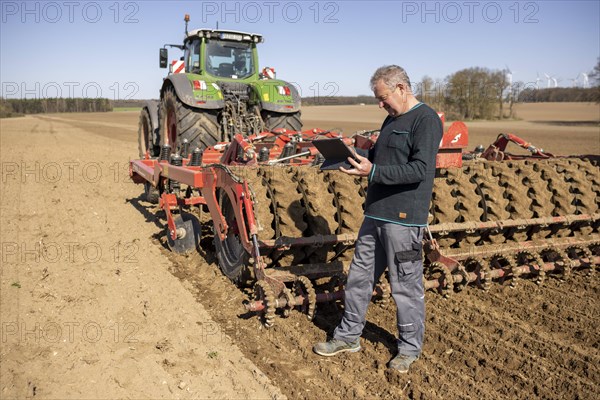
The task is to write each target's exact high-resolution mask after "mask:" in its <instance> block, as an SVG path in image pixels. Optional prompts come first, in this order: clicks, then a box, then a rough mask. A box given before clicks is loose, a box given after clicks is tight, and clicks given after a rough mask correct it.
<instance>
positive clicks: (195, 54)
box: [184, 40, 200, 73]
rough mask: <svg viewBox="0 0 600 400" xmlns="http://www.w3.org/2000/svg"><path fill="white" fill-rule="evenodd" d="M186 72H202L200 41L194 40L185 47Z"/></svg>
mask: <svg viewBox="0 0 600 400" xmlns="http://www.w3.org/2000/svg"><path fill="white" fill-rule="evenodd" d="M184 60H185V72H193V73H199V72H200V40H193V41H191V42H188V43H187V44H186V45H185V54H184Z"/></svg>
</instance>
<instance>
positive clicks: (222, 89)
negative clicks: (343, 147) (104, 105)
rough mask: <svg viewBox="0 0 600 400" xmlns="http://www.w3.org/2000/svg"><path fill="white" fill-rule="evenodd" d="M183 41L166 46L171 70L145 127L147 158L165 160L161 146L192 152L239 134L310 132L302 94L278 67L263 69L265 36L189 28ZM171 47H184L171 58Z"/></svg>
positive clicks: (163, 56)
mask: <svg viewBox="0 0 600 400" xmlns="http://www.w3.org/2000/svg"><path fill="white" fill-rule="evenodd" d="M184 20H185V38H184V40H183V44H181V45H179V44H165V45H164V46H163V47H162V48H160V49H159V62H160V67H161V68H167V67H169V72H168V75H167V76H166V77H165V78H164V80H163V83H162V86H161V88H160V100H159V101H148V102H146V104H144V107H143V108H142V111H141V114H140V119H139V125H138V147H139V155H140V157H144V156H145V155H146V153H148V155H149V156H150V157H158V156H159V153H160V148H161V146H163V145H165V144H169V145H170V146H171V147H172V148H176V147H177V146H179V145H180V144H181V143H183V142H184V141H185V142H186V143H189V146H190V148H191V149H194V148H196V147H198V148H200V149H205V148H207V147H210V146H213V145H215V144H216V143H218V142H227V141H230V140H231V139H232V138H233V135H234V134H235V133H237V132H246V133H247V134H257V133H259V132H263V131H273V130H275V129H285V130H290V131H299V130H301V129H302V121H301V115H300V96H299V94H298V91H297V90H296V88H295V87H294V86H293V85H291V84H290V83H288V82H285V81H282V80H278V79H275V78H276V75H275V69H274V68H270V67H266V68H263V69H262V70H261V71H259V61H258V51H257V44H258V43H262V42H263V41H264V40H263V37H262V36H261V35H259V34H255V33H246V32H239V31H232V30H219V29H194V30H192V31H188V22H189V20H190V18H189V15H186V16H185V19H184ZM167 47H174V48H178V49H180V50H182V51H183V57H181V58H180V59H179V60H175V61H172V62H171V63H170V64H169V63H168V50H167Z"/></svg>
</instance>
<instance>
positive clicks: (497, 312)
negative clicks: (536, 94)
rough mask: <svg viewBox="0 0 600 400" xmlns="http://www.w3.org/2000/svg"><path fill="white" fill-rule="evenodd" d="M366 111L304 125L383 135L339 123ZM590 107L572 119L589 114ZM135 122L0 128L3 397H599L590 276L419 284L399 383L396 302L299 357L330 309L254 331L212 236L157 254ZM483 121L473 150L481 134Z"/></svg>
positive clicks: (331, 314) (553, 146) (559, 143)
mask: <svg viewBox="0 0 600 400" xmlns="http://www.w3.org/2000/svg"><path fill="white" fill-rule="evenodd" d="M360 109H364V110H365V114H364V117H363V119H362V120H358V121H354V120H353V121H350V122H349V121H347V120H345V119H344V118H342V116H343V115H344V113H343V112H341V111H338V112H340V113H341V114H339V115H340V117H339V118H337V119H336V118H332V119H331V120H329V121H327V120H324V119H323V118H324V117H323V116H322V115H321V114H319V113H324V112H325V111H324V110H323V109H319V108H307V109H305V111H304V117H305V118H304V119H305V124H306V126H308V127H313V126H319V127H322V128H332V127H335V126H340V125H343V124H351V125H348V126H347V127H345V128H344V129H345V131H347V132H348V133H351V132H352V130H354V129H375V128H377V125H378V124H379V120H380V118H379V116H380V112H379V111H378V110H376V109H374V108H370V107H358V106H357V107H352V108H351V109H350V110H349V109H348V108H346V113H348V114H352V115H353V118H358V117H356V115H357V114H358V113H360V112H361V111H360ZM312 110H314V111H315V113H316V114H315V113H312ZM339 110H341V108H340V109H339ZM357 110H359V111H357ZM594 112H595V111H593V112H591V113H590V112H589V109H588V111H585V112H583V114H584V115H578V116H577V120H589V121H596V122H597V121H598V118H597V117H596V116H595V114H594ZM551 113H554V114H556V113H555V111H551ZM374 116H377V117H374ZM535 118H536V120H539V119H540V117H539V116H538V115H536V117H535ZM550 118H551V119H548V121H551V120H554V119H556V118H558V117H556V116H555V115H551V116H550ZM519 123H523V124H525V125H526V127H527V128H528V129H529V128H530V129H533V128H532V126H534V125H535V126H538V125H539V126H538V130H537V131H534V130H532V131H530V132H529V133H528V134H527V135H524V136H526V139H527V140H529V141H531V142H532V143H534V144H535V145H537V146H540V147H544V148H547V149H550V150H552V151H556V152H557V153H558V152H560V153H565V152H567V150H564V151H558V150H561V149H566V148H567V146H569V147H568V148H569V150H568V152H569V153H588V154H589V153H600V148H598V147H599V146H600V140H599V138H600V130H599V128H598V125H592V126H573V127H568V126H566V127H565V126H558V125H553V124H550V123H548V124H544V123H538V122H535V123H534V122H528V121H524V122H519ZM136 124H137V113H135V112H131V113H129V112H124V113H118V114H79V115H67V114H62V115H49V116H35V117H24V118H19V119H10V120H2V121H0V129H1V131H0V149H1V162H2V191H1V196H2V198H1V209H0V210H1V216H0V220H1V240H2V249H1V250H2V270H1V272H2V275H1V277H0V279H1V282H0V288H1V293H0V311H1V325H2V344H1V350H0V358H1V364H0V397H1V398H3V399H4V398H7V399H8V398H19V399H22V398H42V399H50V398H52V399H56V398H61V399H63V398H64V399H66V398H69V399H81V398H90V399H91V398H94V399H100V398H101V399H108V398H227V399H229V398H252V399H254V398H284V397H288V398H290V399H329V398H331V399H333V398H347V399H372V398H389V399H399V398H411V399H412V398H417V399H419V398H426V399H437V398H447V399H465V398H472V399H497V398H510V399H513V398H516V399H530V398H556V399H593V398H597V397H598V396H599V394H600V348H599V345H600V339H599V336H598V331H599V329H600V323H599V322H598V321H599V316H600V302H599V301H598V298H599V295H600V293H599V291H600V287H599V286H600V285H599V284H598V279H597V273H596V275H594V273H591V272H590V271H588V270H583V271H578V272H574V273H573V274H572V276H570V277H569V278H568V279H567V280H566V281H562V280H560V279H558V278H556V277H548V279H546V281H545V282H544V284H543V285H542V286H538V285H536V284H535V283H533V282H532V281H527V280H524V279H523V280H519V281H518V284H517V286H516V287H515V288H510V287H509V285H508V284H507V283H505V284H500V283H494V284H493V285H492V286H491V288H490V290H489V291H487V292H484V291H482V290H480V289H478V288H475V287H467V288H466V289H465V290H463V291H462V292H459V293H454V294H453V295H452V296H450V298H448V299H445V298H443V297H442V296H440V295H438V294H436V293H434V292H428V293H427V294H426V306H427V322H426V324H427V325H426V329H427V331H426V338H425V345H424V350H423V355H422V357H421V359H419V360H418V361H417V362H415V363H414V365H413V367H412V368H411V372H410V373H409V374H407V375H400V374H398V373H396V372H395V371H392V370H389V369H387V368H386V363H387V362H388V361H389V359H390V358H391V357H392V356H393V355H394V348H395V339H394V338H395V335H396V331H395V313H394V305H393V304H387V305H381V304H372V305H371V307H370V309H369V313H368V316H367V320H368V323H367V326H366V329H365V331H364V334H363V337H362V346H363V350H362V351H361V352H359V353H355V354H343V355H340V356H338V357H332V358H322V357H319V356H316V355H315V354H313V353H312V351H311V347H312V345H313V344H314V343H315V342H317V341H322V340H324V339H325V338H326V336H327V334H328V333H330V332H331V331H332V330H333V328H334V327H335V325H336V323H337V321H338V319H339V318H340V314H339V311H338V309H337V307H336V305H335V304H330V305H323V306H319V307H318V308H317V314H316V316H315V319H314V320H313V321H312V322H309V321H307V319H306V317H305V316H304V315H302V314H300V313H299V312H292V313H291V315H290V317H289V318H282V317H278V318H276V320H275V326H274V327H273V328H271V329H270V330H265V329H264V328H262V327H261V326H260V324H259V321H258V318H257V317H256V316H255V315H253V314H250V313H246V312H245V311H244V309H243V307H242V306H241V304H242V301H243V300H245V299H247V297H248V293H246V292H244V291H242V290H240V289H237V288H236V287H235V286H234V285H233V284H232V283H231V282H229V281H228V280H227V279H226V278H225V277H224V276H223V275H222V274H221V272H220V271H219V269H218V267H217V265H216V259H215V255H214V248H213V246H212V237H211V233H210V232H211V230H212V229H211V227H210V226H208V225H207V226H205V229H204V231H205V235H204V237H203V239H202V250H201V251H200V252H199V253H198V254H193V255H191V256H188V257H184V256H178V255H175V254H173V253H171V252H170V251H169V250H168V249H167V246H166V238H165V235H164V218H163V216H162V215H161V213H160V212H157V210H156V208H155V207H154V206H153V205H151V204H149V203H146V202H144V201H143V200H142V197H141V192H142V190H141V189H142V188H141V186H137V185H134V184H132V183H130V182H129V180H128V179H127V162H126V161H127V159H128V158H129V157H132V158H133V157H135V156H136V154H137V147H136V146H137V143H136V142H137V141H136V136H135V135H136V130H137V127H136ZM478 124H484V123H478ZM494 124H496V123H490V125H489V126H488V127H486V128H482V129H489V130H490V131H493V130H494V129H496V126H495V125H494ZM559 128H560V130H559V131H558V133H555V131H554V129H559ZM571 128H572V129H573V130H571ZM477 129H480V128H473V129H472V130H471V133H472V136H471V137H472V139H473V140H471V143H479V141H481V142H483V143H487V142H489V141H487V142H486V141H484V139H482V138H485V137H486V135H487V134H486V133H483V134H481V135H479V134H478V133H477ZM548 129H549V130H550V131H551V132H552V134H548V132H549V130H548ZM501 131H502V130H501ZM501 131H498V130H496V131H495V132H496V133H499V132H501ZM511 131H512V132H513V133H517V134H519V133H520V132H519V131H518V130H516V129H511ZM532 132H533V133H532ZM569 135H576V137H577V138H579V139H577V140H565V137H569ZM493 136H495V134H494V135H493ZM355 218H360V217H359V216H355Z"/></svg>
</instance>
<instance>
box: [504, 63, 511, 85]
mask: <svg viewBox="0 0 600 400" xmlns="http://www.w3.org/2000/svg"><path fill="white" fill-rule="evenodd" d="M504 66H505V67H506V70H505V71H506V78H507V79H508V86H509V87H511V86H512V82H513V72H512V71H511V70H510V68H508V65H506V64H504Z"/></svg>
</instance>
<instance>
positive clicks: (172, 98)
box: [158, 86, 221, 156]
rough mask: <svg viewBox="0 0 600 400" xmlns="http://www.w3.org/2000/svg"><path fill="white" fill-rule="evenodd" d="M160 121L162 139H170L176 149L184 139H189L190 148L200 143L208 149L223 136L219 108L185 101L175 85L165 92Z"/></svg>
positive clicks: (161, 141) (192, 148) (162, 141)
mask: <svg viewBox="0 0 600 400" xmlns="http://www.w3.org/2000/svg"><path fill="white" fill-rule="evenodd" d="M158 121H159V126H160V136H161V138H160V143H161V145H163V144H167V143H168V144H170V145H171V148H172V149H176V148H177V147H178V146H179V145H180V144H181V142H182V141H183V139H187V140H188V142H189V143H190V151H193V150H194V149H195V148H196V147H199V148H200V149H205V148H207V147H209V146H213V145H214V144H215V143H217V142H218V141H219V140H220V138H221V135H220V133H219V132H220V129H219V124H218V122H217V112H216V111H213V110H203V109H197V108H192V107H189V106H187V105H185V104H183V103H182V102H181V100H179V98H178V97H177V94H176V93H175V89H174V88H173V87H172V86H169V87H167V88H166V89H165V91H164V92H163V95H162V100H161V103H160V108H159V112H158ZM184 156H185V155H184Z"/></svg>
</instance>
